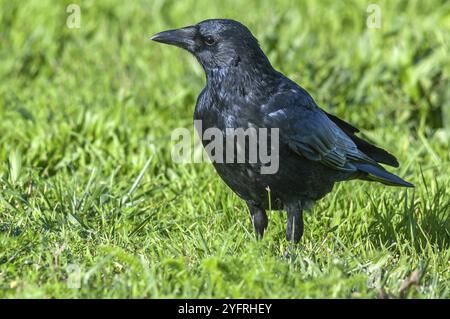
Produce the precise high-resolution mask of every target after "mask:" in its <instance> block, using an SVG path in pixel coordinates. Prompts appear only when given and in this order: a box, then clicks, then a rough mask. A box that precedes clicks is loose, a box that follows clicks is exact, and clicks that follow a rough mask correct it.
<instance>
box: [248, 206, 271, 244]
mask: <svg viewBox="0 0 450 319" xmlns="http://www.w3.org/2000/svg"><path fill="white" fill-rule="evenodd" d="M247 205H248V209H249V210H250V217H251V219H252V224H253V226H254V227H255V231H256V237H257V238H258V239H261V238H263V236H264V231H265V230H266V228H267V224H268V219H267V215H266V211H265V210H264V208H261V207H259V206H257V205H255V204H253V203H251V202H247Z"/></svg>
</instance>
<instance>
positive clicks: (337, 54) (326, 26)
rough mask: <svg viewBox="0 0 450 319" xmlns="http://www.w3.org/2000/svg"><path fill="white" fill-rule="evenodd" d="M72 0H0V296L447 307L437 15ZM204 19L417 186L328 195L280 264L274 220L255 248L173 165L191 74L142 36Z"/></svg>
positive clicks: (244, 229) (237, 213) (174, 54)
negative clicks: (356, 132) (232, 27)
mask: <svg viewBox="0 0 450 319" xmlns="http://www.w3.org/2000/svg"><path fill="white" fill-rule="evenodd" d="M71 3H72V2H71V1H52V0H42V1H38V0H35V1H7V0H0V8H1V9H0V118H1V122H0V297H3V298H197V297H203V298H213V297H214V298H225V297H234V298H262V297H267V298H379V297H392V298H399V297H409V298H449V297H450V287H449V282H450V271H449V267H450V263H449V261H450V191H449V189H450V152H449V147H450V2H448V1H445V0H442V1H439V0H434V1H377V2H376V4H377V7H375V11H373V10H374V7H373V6H372V7H369V4H371V3H374V1H345V2H344V1H342V2H341V1H331V0H330V1H301V2H300V1H288V0H286V1H277V2H276V4H275V2H274V1H238V0H233V1H214V2H212V1H207V0H186V1H175V0H173V1H162V0H145V1H144V0H140V1H132V2H126V1H119V0H110V1H88V0H82V1H78V2H77V4H78V5H79V8H80V19H79V21H77V19H76V16H74V15H73V14H76V10H75V11H73V8H74V7H73V6H71V7H68V6H69V5H70V4H71ZM75 9H76V8H75ZM378 9H379V12H378V11H377V10H378ZM67 11H69V12H67ZM378 13H379V14H378ZM212 17H226V18H233V19H236V20H239V21H241V22H243V23H244V24H246V25H247V26H248V27H249V28H250V29H251V30H252V32H253V33H254V34H255V35H256V36H257V37H258V39H259V40H260V44H261V46H262V48H263V49H264V50H265V52H266V53H267V55H268V56H269V58H270V60H271V62H272V64H273V65H274V66H275V67H276V68H277V69H278V70H280V71H282V72H283V73H285V74H286V75H287V76H289V77H290V78H291V79H293V80H295V81H296V82H297V83H299V84H300V85H302V86H303V87H304V88H306V89H307V90H308V91H309V92H310V93H311V95H312V96H313V97H314V98H315V100H316V102H317V103H318V104H319V105H320V106H321V107H323V108H324V109H325V110H327V111H329V112H331V113H333V114H336V115H338V116H340V117H341V118H343V119H345V120H347V121H349V122H350V123H352V124H354V125H356V126H358V127H359V128H360V129H361V131H362V133H361V135H362V136H364V137H365V138H368V139H370V140H371V141H373V142H375V143H376V144H378V145H381V146H383V147H385V148H386V149H387V150H389V151H390V152H392V153H394V154H395V155H396V156H397V157H398V159H399V162H400V163H401V166H400V168H399V169H393V170H391V171H392V172H394V173H396V174H398V175H399V176H401V177H403V178H405V179H406V180H408V181H410V182H412V183H414V184H415V185H416V187H415V188H414V189H404V188H395V187H386V186H384V185H381V184H376V183H367V182H362V181H352V182H347V183H341V184H338V185H337V186H336V187H335V188H334V191H333V192H332V193H330V194H329V195H328V196H327V197H325V198H324V199H322V200H321V201H319V202H318V203H317V204H316V206H315V207H314V209H313V210H312V211H311V212H309V213H308V214H306V218H305V235H304V237H303V239H302V241H301V243H300V244H299V245H298V246H297V247H295V248H292V251H293V253H291V255H290V257H288V258H285V257H283V252H284V251H285V250H286V248H287V246H288V245H287V242H286V240H285V236H284V227H285V219H286V216H285V213H282V212H277V211H272V212H269V214H268V215H269V220H270V224H269V229H268V232H267V234H266V236H265V238H264V239H263V240H262V241H257V240H256V239H255V235H254V231H253V227H252V225H251V222H250V218H249V213H248V211H247V208H246V206H245V204H244V202H243V201H242V200H240V199H239V198H238V197H237V196H236V195H234V194H233V193H232V192H231V191H230V190H229V189H228V188H227V187H226V185H225V184H224V183H223V182H222V181H221V180H220V178H219V177H218V176H217V175H216V173H215V171H214V169H213V167H212V166H211V164H208V163H201V164H177V163H174V162H173V161H172V159H171V151H172V147H173V142H172V141H171V133H172V131H173V130H174V129H175V128H179V127H186V128H189V129H190V130H191V131H192V132H193V127H192V113H193V109H194V105H195V101H196V98H197V95H198V94H199V92H200V91H201V89H202V88H203V86H204V84H205V78H204V75H203V70H202V68H201V67H200V66H199V65H198V63H197V61H196V60H195V59H194V58H193V57H191V56H190V55H189V54H188V53H186V52H183V51H181V50H180V49H176V48H174V47H169V46H163V45H160V44H157V43H154V42H152V41H150V40H149V36H150V35H152V34H154V33H156V32H159V31H162V30H165V29H169V28H175V27H181V26H185V25H188V24H193V23H196V22H198V21H201V20H204V19H207V18H212ZM377 18H379V19H380V20H379V21H380V22H381V23H380V24H379V25H375V27H374V24H373V21H374V20H373V19H377ZM368 19H369V22H368ZM377 21H378V20H377ZM77 23H79V24H77ZM368 23H369V24H368ZM78 26H79V28H78ZM369 26H371V27H369Z"/></svg>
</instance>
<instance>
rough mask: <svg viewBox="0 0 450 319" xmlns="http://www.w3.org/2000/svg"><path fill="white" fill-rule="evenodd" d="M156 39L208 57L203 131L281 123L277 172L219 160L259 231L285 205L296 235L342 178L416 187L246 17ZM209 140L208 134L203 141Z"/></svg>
mask: <svg viewBox="0 0 450 319" xmlns="http://www.w3.org/2000/svg"><path fill="white" fill-rule="evenodd" d="M151 39H152V40H154V41H157V42H162V43H166V44H171V45H175V46H178V47H180V48H183V49H185V50H187V51H189V52H190V53H192V54H193V55H194V56H195V57H196V58H197V60H198V61H199V63H200V64H201V65H202V67H203V69H204V71H205V74H206V87H205V88H204V89H203V91H202V92H201V93H200V95H199V97H198V99H197V104H196V107H195V112H194V120H201V121H202V132H200V133H203V132H204V131H205V130H206V129H208V128H218V129H219V130H221V131H222V132H223V133H224V136H226V132H225V131H226V128H243V129H247V128H249V127H253V128H268V129H270V128H279V151H278V156H279V157H278V158H279V168H278V171H277V172H276V173H275V174H261V171H260V168H261V162H258V163H256V164H255V163H249V162H248V161H246V162H245V163H235V162H234V163H219V162H216V163H213V164H214V167H215V169H216V171H217V173H218V174H219V175H220V176H221V177H222V179H223V180H224V181H225V183H226V184H227V185H228V186H229V187H230V188H231V189H232V190H233V191H234V192H235V193H236V194H237V195H238V196H239V197H241V198H242V199H244V200H245V201H246V202H247V205H248V208H249V210H250V214H251V219H252V223H253V225H254V227H255V230H256V233H257V236H258V237H259V238H260V237H262V236H263V234H264V231H265V230H266V228H267V225H268V219H267V215H266V209H269V208H272V209H275V210H281V209H285V210H286V211H287V225H286V238H287V240H289V241H293V242H298V241H299V240H300V238H301V236H302V234H303V215H302V214H303V210H304V209H305V208H307V207H308V206H309V205H310V204H311V203H313V202H314V201H316V200H318V199H320V198H322V197H324V196H325V195H326V194H327V193H329V192H330V191H331V190H332V188H333V185H334V183H336V182H340V181H345V180H350V179H363V180H368V181H377V182H381V183H383V184H386V185H392V186H405V187H413V185H412V184H410V183H408V182H406V181H404V180H402V179H401V178H400V177H398V176H396V175H393V174H391V173H389V172H388V171H386V170H385V169H384V168H383V167H382V166H381V165H380V164H379V163H383V164H387V165H390V166H393V167H398V165H399V164H398V162H397V160H396V158H395V157H394V156H393V155H391V154H389V153H388V152H387V151H385V150H383V149H381V148H379V147H377V146H375V145H372V144H371V143H369V142H367V141H365V140H363V139H361V138H359V137H358V136H356V133H358V132H359V130H358V129H357V128H355V127H354V126H353V125H351V124H349V123H347V122H345V121H343V120H341V119H339V118H337V117H336V116H334V115H331V114H329V113H327V112H325V111H323V110H322V109H320V108H319V107H318V106H317V104H316V103H315V101H314V99H313V98H312V97H311V96H310V95H309V94H308V92H307V91H306V90H305V89H303V88H302V87H300V86H299V85H297V84H296V83H294V82H293V81H291V80H290V79H288V78H287V77H286V76H284V75H283V74H281V73H280V72H278V71H276V70H275V69H274V68H273V67H272V65H271V64H270V62H269V60H268V58H267V57H266V55H265V54H264V52H263V51H262V50H261V48H260V46H259V44H258V41H257V39H256V38H255V37H254V36H253V35H252V33H251V32H250V31H249V29H248V28H247V27H245V26H244V25H242V24H241V23H239V22H237V21H233V20H227V19H211V20H205V21H202V22H200V23H198V24H196V25H193V26H188V27H184V28H181V29H175V30H168V31H163V32H161V33H158V34H156V35H154V36H153V37H152V38H151ZM201 136H203V134H202V135H201ZM209 142H210V141H209V140H205V139H203V145H204V146H205V145H207V143H209ZM234 156H236V154H234ZM246 158H247V157H246ZM269 194H270V196H269ZM269 197H270V200H269ZM269 204H270V207H269Z"/></svg>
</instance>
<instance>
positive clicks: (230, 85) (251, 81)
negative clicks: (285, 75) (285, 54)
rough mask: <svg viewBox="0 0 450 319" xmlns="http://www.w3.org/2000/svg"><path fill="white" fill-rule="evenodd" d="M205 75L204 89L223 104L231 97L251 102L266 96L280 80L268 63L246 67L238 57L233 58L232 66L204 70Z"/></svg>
mask: <svg viewBox="0 0 450 319" xmlns="http://www.w3.org/2000/svg"><path fill="white" fill-rule="evenodd" d="M205 73H206V81H207V86H206V89H207V90H208V91H209V92H210V93H211V94H214V95H215V96H216V97H217V98H218V99H220V100H222V101H224V102H225V101H226V100H227V99H228V98H231V97H233V98H236V97H240V98H242V99H246V100H247V101H248V102H251V100H253V99H255V100H256V99H258V98H261V97H263V96H268V95H270V91H271V90H273V89H274V88H276V87H277V85H276V84H277V82H278V81H279V80H280V76H279V73H278V72H276V71H275V70H274V69H273V68H272V66H271V65H270V63H269V62H268V61H267V62H266V61H263V62H262V63H252V64H251V65H248V64H245V61H242V60H241V59H240V58H239V57H236V58H235V63H234V64H232V66H229V67H223V68H211V69H209V70H205Z"/></svg>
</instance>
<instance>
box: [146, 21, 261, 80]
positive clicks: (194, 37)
mask: <svg viewBox="0 0 450 319" xmlns="http://www.w3.org/2000/svg"><path fill="white" fill-rule="evenodd" d="M151 39H152V40H153V41H157V42H161V43H166V44H171V45H175V46H178V47H180V48H183V49H185V50H187V51H189V52H191V53H192V54H193V55H194V56H195V57H196V58H197V59H198V61H199V62H200V64H201V65H202V66H203V68H204V69H205V71H206V72H208V71H210V70H213V69H223V68H229V67H236V66H238V65H239V64H241V63H243V64H250V63H251V64H252V65H259V66H261V67H263V66H270V63H269V61H268V60H267V57H266V56H265V55H264V53H263V51H262V50H261V48H260V47H259V44H258V41H257V40H256V38H255V37H254V36H253V35H252V33H251V32H250V30H249V29H248V28H247V27H246V26H244V25H243V24H241V23H239V22H237V21H234V20H227V19H211V20H205V21H202V22H200V23H198V24H196V25H193V26H188V27H184V28H180V29H174V30H168V31H163V32H160V33H158V34H155V35H154V36H153V37H152V38H151Z"/></svg>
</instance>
